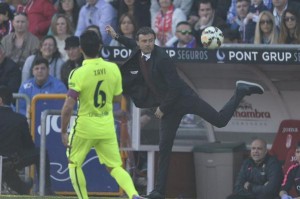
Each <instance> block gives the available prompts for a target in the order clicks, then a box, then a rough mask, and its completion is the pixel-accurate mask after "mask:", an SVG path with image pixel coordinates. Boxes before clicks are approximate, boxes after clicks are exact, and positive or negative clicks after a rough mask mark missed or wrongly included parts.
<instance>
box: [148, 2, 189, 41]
mask: <svg viewBox="0 0 300 199" xmlns="http://www.w3.org/2000/svg"><path fill="white" fill-rule="evenodd" d="M159 5H160V10H159V11H158V12H157V13H155V16H154V18H153V21H152V22H151V26H152V29H153V30H154V31H155V33H156V35H157V38H156V44H157V45H159V46H165V45H166V43H167V42H168V41H169V40H170V39H173V37H175V32H176V25H177V24H178V23H179V22H181V21H186V16H185V14H184V13H183V12H182V10H181V9H180V8H175V7H174V6H173V3H172V0H159Z"/></svg>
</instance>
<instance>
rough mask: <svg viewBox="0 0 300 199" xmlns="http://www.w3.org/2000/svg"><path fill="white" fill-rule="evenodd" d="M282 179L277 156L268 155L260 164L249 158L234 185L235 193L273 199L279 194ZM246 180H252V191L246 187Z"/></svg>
mask: <svg viewBox="0 0 300 199" xmlns="http://www.w3.org/2000/svg"><path fill="white" fill-rule="evenodd" d="M282 179H283V173H282V168H281V165H280V163H279V161H278V160H277V159H276V158H275V157H273V156H270V155H267V156H266V157H265V159H264V161H263V162H262V163H261V164H259V165H256V164H255V162H254V161H253V160H252V158H249V159H247V160H245V161H244V162H243V165H242V167H241V170H240V172H239V175H238V177H237V180H236V183H235V186H234V194H237V195H245V196H249V197H253V198H256V197H259V198H264V199H273V198H274V197H275V196H278V194H279V189H280V185H281V182H282ZM245 182H250V191H248V190H246V189H245V188H244V184H245Z"/></svg>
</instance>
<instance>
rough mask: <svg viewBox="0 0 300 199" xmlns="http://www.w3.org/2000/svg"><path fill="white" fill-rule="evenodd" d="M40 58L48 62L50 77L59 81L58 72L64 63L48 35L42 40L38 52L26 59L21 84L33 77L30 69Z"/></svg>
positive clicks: (53, 39) (54, 43)
mask: <svg viewBox="0 0 300 199" xmlns="http://www.w3.org/2000/svg"><path fill="white" fill-rule="evenodd" d="M40 57H43V58H45V59H47V60H48V62H49V71H50V75H52V76H54V77H56V78H57V79H61V78H60V71H61V67H62V65H63V63H64V61H63V60H62V58H61V55H60V53H59V51H58V48H57V44H56V40H55V38H54V37H53V36H51V35H48V36H45V37H44V38H43V39H42V41H41V43H40V48H39V50H38V51H37V52H36V53H34V54H33V55H31V56H29V57H28V58H27V59H26V61H25V63H24V66H23V69H22V83H23V82H24V81H26V80H28V79H29V78H31V77H32V76H33V74H32V67H33V65H34V63H35V60H36V59H38V58H40Z"/></svg>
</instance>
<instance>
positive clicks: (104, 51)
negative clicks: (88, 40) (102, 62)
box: [101, 47, 110, 59]
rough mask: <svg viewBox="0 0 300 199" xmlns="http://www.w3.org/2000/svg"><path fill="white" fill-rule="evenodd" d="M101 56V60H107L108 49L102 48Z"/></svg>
mask: <svg viewBox="0 0 300 199" xmlns="http://www.w3.org/2000/svg"><path fill="white" fill-rule="evenodd" d="M101 55H102V57H103V59H108V58H109V56H110V51H109V49H107V48H105V47H103V48H102V49H101Z"/></svg>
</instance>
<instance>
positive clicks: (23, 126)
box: [0, 86, 53, 195]
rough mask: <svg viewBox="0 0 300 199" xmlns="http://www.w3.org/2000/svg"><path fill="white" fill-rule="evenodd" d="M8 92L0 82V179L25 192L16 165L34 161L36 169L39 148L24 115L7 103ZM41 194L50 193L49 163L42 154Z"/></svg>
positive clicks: (24, 185)
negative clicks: (0, 168) (0, 162)
mask: <svg viewBox="0 0 300 199" xmlns="http://www.w3.org/2000/svg"><path fill="white" fill-rule="evenodd" d="M12 99H13V97H12V93H11V91H10V89H8V88H7V87H6V86H0V118H1V119H0V143H1V144H0V155H1V156H3V159H4V160H3V171H2V173H3V181H4V182H6V184H7V186H9V187H10V188H11V189H13V190H14V191H16V192H17V193H18V194H21V195H23V194H29V193H30V189H31V186H30V185H29V184H28V183H25V182H24V181H22V180H21V179H20V176H19V174H18V170H19V169H23V168H25V167H26V166H29V165H32V164H35V165H36V170H37V172H39V165H40V150H39V148H36V147H35V145H34V143H33V141H32V138H31V135H30V132H29V128H28V123H27V119H26V117H25V116H23V115H21V114H19V113H16V112H14V111H13V110H12V108H11V107H10V104H11V102H12ZM45 180H46V187H45V194H46V195H52V194H53V192H52V190H51V182H50V163H49V159H48V156H46V179H45Z"/></svg>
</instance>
